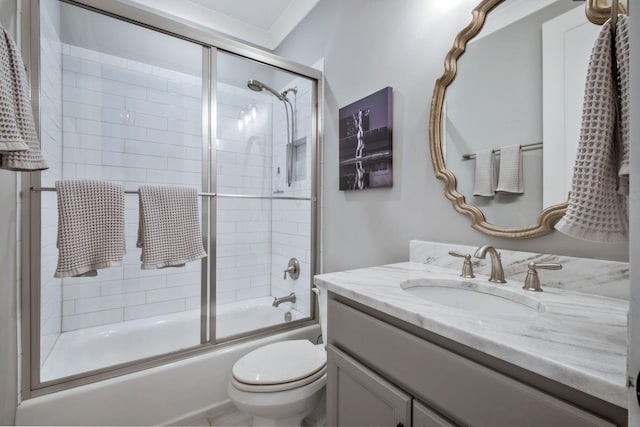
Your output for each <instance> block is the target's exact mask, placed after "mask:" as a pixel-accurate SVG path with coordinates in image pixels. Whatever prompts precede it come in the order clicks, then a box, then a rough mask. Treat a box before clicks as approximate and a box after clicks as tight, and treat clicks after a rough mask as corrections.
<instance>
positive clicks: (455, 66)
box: [429, 0, 601, 239]
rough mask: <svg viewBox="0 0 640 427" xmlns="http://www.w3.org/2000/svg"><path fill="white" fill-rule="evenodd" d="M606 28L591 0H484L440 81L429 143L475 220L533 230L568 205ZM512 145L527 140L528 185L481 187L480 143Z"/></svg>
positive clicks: (488, 227) (515, 231) (440, 174)
mask: <svg viewBox="0 0 640 427" xmlns="http://www.w3.org/2000/svg"><path fill="white" fill-rule="evenodd" d="M600 28H601V27H600V26H599V25H596V24H593V23H591V22H590V21H589V20H588V19H587V17H586V16H585V3H584V2H576V1H574V0H484V1H482V2H480V3H479V4H478V6H477V7H476V8H475V9H474V10H473V13H472V22H471V23H470V24H469V25H468V26H467V27H466V28H464V29H463V30H462V31H461V32H460V33H459V34H458V35H457V37H456V39H455V41H454V45H453V48H452V49H451V50H450V51H449V53H448V55H447V57H446V59H445V72H444V74H443V76H442V77H441V78H440V79H438V80H437V81H436V86H435V89H434V95H433V100H432V103H431V116H430V131H429V134H430V135H429V137H430V149H431V158H432V162H433V167H434V171H435V174H436V177H437V178H439V179H441V180H442V181H444V183H445V189H444V192H445V196H446V197H447V198H448V199H449V200H451V202H452V203H453V206H454V208H455V209H456V210H457V211H458V212H460V213H463V214H466V215H468V216H469V217H470V219H471V226H472V227H473V228H474V229H476V230H478V231H481V232H483V233H486V234H489V235H493V236H498V237H507V238H515V239H523V238H532V237H537V236H541V235H544V234H547V233H549V232H551V231H553V225H554V224H555V222H556V221H557V220H558V219H559V218H560V217H561V216H562V215H563V214H564V212H565V210H566V206H567V205H566V200H567V196H568V193H569V190H570V188H571V175H572V172H573V163H574V159H575V151H576V148H577V144H578V138H579V132H580V120H581V113H582V99H583V91H584V82H585V78H586V71H587V65H588V61H589V55H590V52H591V47H592V46H593V42H594V41H595V39H596V36H597V34H598V32H599V31H600ZM512 145H520V146H521V147H522V170H523V187H524V190H523V192H522V193H521V194H513V193H506V192H496V193H495V195H494V196H491V197H486V196H474V195H473V193H474V182H475V167H476V160H475V153H477V152H479V151H481V150H487V149H493V150H500V148H501V147H505V146H512ZM495 158H496V162H497V163H496V175H498V173H497V172H498V171H499V164H500V161H501V155H500V152H499V151H496V152H495Z"/></svg>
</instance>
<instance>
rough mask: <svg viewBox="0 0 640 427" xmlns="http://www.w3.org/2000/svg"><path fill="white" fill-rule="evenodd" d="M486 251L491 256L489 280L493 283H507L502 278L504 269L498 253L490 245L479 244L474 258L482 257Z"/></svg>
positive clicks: (485, 254)
mask: <svg viewBox="0 0 640 427" xmlns="http://www.w3.org/2000/svg"><path fill="white" fill-rule="evenodd" d="M487 252H489V255H490V256H491V275H490V276H489V281H490V282H493V283H507V281H506V280H504V270H503V269H502V261H501V260H500V253H499V252H498V251H497V250H496V248H494V247H493V246H491V245H484V246H480V247H479V248H478V250H477V251H476V253H475V255H474V256H475V257H476V258H480V259H484V258H485V257H486V256H487Z"/></svg>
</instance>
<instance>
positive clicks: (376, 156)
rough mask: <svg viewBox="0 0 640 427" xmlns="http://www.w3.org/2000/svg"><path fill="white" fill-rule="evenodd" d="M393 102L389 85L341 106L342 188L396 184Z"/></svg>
mask: <svg viewBox="0 0 640 427" xmlns="http://www.w3.org/2000/svg"><path fill="white" fill-rule="evenodd" d="M392 104H393V90H392V88H390V87H386V88H384V89H382V90H379V91H377V92H375V93H373V94H371V95H369V96H367V97H365V98H362V99H360V100H358V101H356V102H354V103H352V104H349V105H347V106H345V107H342V108H340V110H339V114H338V117H339V120H340V123H339V152H340V170H339V173H340V190H364V189H367V188H379V187H392V186H393V169H392V166H391V160H392V150H391V134H392V123H393V111H392V110H393V108H392Z"/></svg>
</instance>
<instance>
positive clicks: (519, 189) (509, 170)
mask: <svg viewBox="0 0 640 427" xmlns="http://www.w3.org/2000/svg"><path fill="white" fill-rule="evenodd" d="M496 191H502V192H504V193H514V194H522V193H524V178H523V173H522V148H521V147H520V146H519V145H509V146H507V147H501V148H500V174H499V176H498V188H497V189H496Z"/></svg>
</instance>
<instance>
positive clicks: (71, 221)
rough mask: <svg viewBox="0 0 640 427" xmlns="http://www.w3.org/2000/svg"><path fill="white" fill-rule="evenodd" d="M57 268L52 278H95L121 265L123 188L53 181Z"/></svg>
mask: <svg viewBox="0 0 640 427" xmlns="http://www.w3.org/2000/svg"><path fill="white" fill-rule="evenodd" d="M56 191H57V193H58V267H57V268H56V272H55V274H54V277H71V276H95V275H96V274H97V273H96V271H95V270H97V269H100V268H107V267H114V266H119V265H121V264H122V259H123V257H124V254H125V243H124V187H123V185H122V184H119V183H115V182H104V181H93V180H62V181H56Z"/></svg>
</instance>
